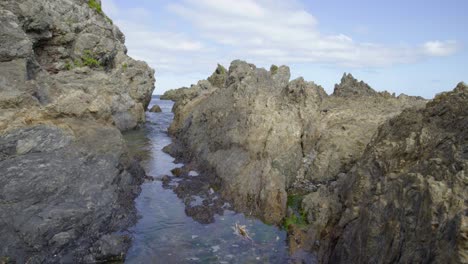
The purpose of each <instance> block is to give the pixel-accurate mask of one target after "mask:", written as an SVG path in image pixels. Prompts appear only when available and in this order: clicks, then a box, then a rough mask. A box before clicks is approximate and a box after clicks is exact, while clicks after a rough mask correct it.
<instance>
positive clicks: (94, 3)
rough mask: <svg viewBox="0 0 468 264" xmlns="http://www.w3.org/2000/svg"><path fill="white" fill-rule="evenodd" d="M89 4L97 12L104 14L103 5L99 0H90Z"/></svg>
mask: <svg viewBox="0 0 468 264" xmlns="http://www.w3.org/2000/svg"><path fill="white" fill-rule="evenodd" d="M88 6H89V8H91V9H93V10H95V11H96V12H98V13H99V14H101V15H102V14H104V12H102V7H101V4H100V3H99V2H97V1H96V0H89V1H88Z"/></svg>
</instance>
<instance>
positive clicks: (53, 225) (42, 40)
mask: <svg viewBox="0 0 468 264" xmlns="http://www.w3.org/2000/svg"><path fill="white" fill-rule="evenodd" d="M95 2H96V3H97V4H100V1H95ZM0 21H1V23H0V223H1V225H0V241H1V242H0V258H2V259H3V258H5V259H10V260H12V261H16V262H17V263H58V262H63V263H85V262H88V263H90V262H96V261H105V260H118V259H122V258H123V256H124V254H125V253H126V250H127V248H128V243H129V238H128V237H126V236H122V235H114V234H113V233H114V232H117V231H123V230H125V228H126V227H128V226H129V225H130V224H131V223H132V222H133V221H134V220H135V217H136V212H135V208H134V202H133V199H134V198H135V197H136V195H137V194H138V193H139V191H140V187H139V186H140V184H141V182H142V181H143V178H144V176H145V175H144V171H143V170H142V169H141V168H140V166H139V165H138V163H137V162H135V161H134V160H133V159H132V158H131V157H128V155H127V154H126V146H125V143H124V141H123V139H122V136H121V133H120V131H119V130H126V129H132V128H135V127H137V126H138V124H140V123H142V122H144V119H145V114H144V113H145V109H146V108H147V106H148V104H149V101H150V99H151V94H152V91H153V88H154V76H153V74H154V71H153V70H152V69H151V68H149V67H148V66H147V65H146V64H145V63H144V62H139V61H135V60H133V59H131V58H130V57H128V56H127V55H126V48H125V45H124V36H123V34H122V33H121V32H120V30H119V29H118V28H117V27H116V26H114V25H112V23H111V21H110V20H109V18H107V17H106V16H105V14H103V13H102V11H101V10H99V9H97V8H94V9H93V8H92V6H91V5H89V4H88V1H85V0H58V1H45V0H34V1H31V0H21V1H13V0H12V1H10V0H8V1H7V0H4V1H1V2H0Z"/></svg>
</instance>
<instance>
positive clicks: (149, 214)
mask: <svg viewBox="0 0 468 264" xmlns="http://www.w3.org/2000/svg"><path fill="white" fill-rule="evenodd" d="M154 104H158V105H159V106H160V107H161V108H162V110H163V112H162V113H147V123H146V125H145V126H144V127H143V128H142V129H140V130H137V131H132V132H129V133H126V134H125V135H124V136H125V138H126V139H127V141H128V144H129V148H130V150H131V151H132V152H134V153H137V154H138V155H139V156H140V157H141V158H142V160H143V162H142V164H143V166H144V167H145V170H146V172H147V174H148V175H150V176H154V177H161V176H163V175H169V176H171V177H172V174H171V170H172V169H174V168H176V167H182V166H183V164H175V163H174V158H172V157H171V156H169V155H168V154H166V153H164V152H163V151H162V148H163V147H164V146H166V145H168V144H170V143H171V138H170V137H169V136H168V135H167V128H168V127H169V125H170V123H171V122H172V118H173V114H172V113H171V108H172V105H173V103H172V102H171V101H162V100H159V97H153V100H152V102H151V104H150V107H151V106H152V105H154ZM190 176H191V177H202V176H203V175H198V172H191V173H190ZM180 180H181V179H175V178H174V179H173V180H172V181H171V185H177V184H178V182H179V181H180ZM208 195H209V196H210V197H212V198H213V200H215V199H218V196H217V193H216V192H215V191H214V189H212V188H209V194H208ZM202 203H203V198H202V197H200V196H197V195H193V196H192V197H190V200H189V202H188V203H187V201H186V200H185V201H183V200H181V199H180V198H178V196H177V195H176V194H175V193H174V191H173V188H168V185H163V183H162V182H161V181H148V182H145V183H144V184H143V186H142V192H141V194H140V196H139V197H138V198H137V199H136V207H137V210H138V213H139V214H140V216H141V218H140V219H139V221H138V222H137V224H136V225H135V226H134V227H132V228H130V232H131V234H132V236H133V242H132V246H131V248H130V250H129V251H128V254H127V258H126V261H125V263H285V262H288V247H287V244H286V232H285V231H283V230H280V229H278V228H277V227H275V226H270V225H266V224H264V223H262V222H261V221H259V220H258V219H255V218H252V217H246V216H245V215H244V214H241V213H236V212H234V211H231V210H227V209H224V210H221V212H218V214H215V216H214V221H212V223H209V224H202V223H200V221H196V220H194V218H191V217H189V216H187V214H186V205H187V204H189V205H190V206H197V205H200V204H202ZM236 223H238V224H239V225H245V226H246V227H247V230H248V231H249V235H250V237H251V240H249V239H246V238H243V237H241V236H239V235H237V234H236V233H235V232H234V229H233V227H234V226H235V224H236Z"/></svg>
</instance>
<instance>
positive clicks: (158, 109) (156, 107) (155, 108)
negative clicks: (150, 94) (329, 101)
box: [149, 105, 162, 113]
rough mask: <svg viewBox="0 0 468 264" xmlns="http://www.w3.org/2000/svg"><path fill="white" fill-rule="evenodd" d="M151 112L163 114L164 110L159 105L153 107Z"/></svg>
mask: <svg viewBox="0 0 468 264" xmlns="http://www.w3.org/2000/svg"><path fill="white" fill-rule="evenodd" d="M149 111H150V112H152V113H160V112H162V109H161V107H160V106H159V105H153V107H151V108H150V110H149Z"/></svg>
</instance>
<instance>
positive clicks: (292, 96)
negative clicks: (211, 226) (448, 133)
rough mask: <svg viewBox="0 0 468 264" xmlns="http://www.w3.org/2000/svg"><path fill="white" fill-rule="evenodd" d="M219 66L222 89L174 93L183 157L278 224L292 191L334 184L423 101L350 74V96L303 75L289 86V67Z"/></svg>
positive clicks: (205, 85)
mask: <svg viewBox="0 0 468 264" xmlns="http://www.w3.org/2000/svg"><path fill="white" fill-rule="evenodd" d="M218 69H219V67H218ZM218 69H217V70H216V72H215V73H214V75H215V76H217V78H216V79H217V80H220V79H223V80H225V81H224V85H223V86H222V87H217V86H215V85H213V84H212V83H211V82H210V81H200V82H199V83H198V84H197V85H194V86H192V87H191V88H183V89H181V90H178V91H171V92H170V96H168V97H170V98H171V99H173V100H175V101H176V104H175V106H174V109H173V110H174V113H175V120H174V123H173V124H172V125H171V127H170V129H169V130H170V132H171V133H172V134H173V135H175V136H176V138H177V139H178V140H179V143H181V144H182V145H184V146H185V147H186V148H187V149H188V150H189V153H188V154H187V153H185V154H184V155H186V156H187V157H188V158H191V159H197V160H198V161H199V163H200V164H202V165H203V166H205V168H206V169H211V170H214V171H215V173H216V174H217V175H218V176H219V177H220V178H221V179H222V180H223V192H224V194H225V195H226V196H227V197H229V198H230V199H231V200H232V201H233V202H234V204H235V205H236V206H237V207H238V208H241V209H244V210H246V211H249V212H253V213H256V214H257V215H260V216H262V217H263V219H265V220H266V221H268V222H272V223H279V222H281V220H282V219H283V217H284V216H285V214H286V202H287V191H288V190H290V189H293V188H295V187H296V186H299V187H301V188H304V186H305V185H307V186H309V187H310V188H308V191H311V190H313V189H316V188H317V186H320V185H321V184H325V183H327V182H330V181H334V180H336V179H337V178H338V175H339V174H340V173H343V172H346V171H348V170H349V169H350V168H351V167H352V165H353V164H354V163H355V162H356V160H357V159H358V158H359V157H360V156H361V155H362V153H363V152H364V149H365V147H366V145H367V144H368V143H369V142H370V140H371V138H372V136H373V134H374V133H375V132H376V131H377V128H378V126H379V125H380V124H382V123H383V122H384V121H385V120H387V119H389V118H391V117H394V116H396V115H398V114H399V113H401V111H402V110H403V109H405V108H407V107H412V106H416V107H418V106H419V107H422V106H423V105H424V103H425V101H424V100H422V99H419V98H413V97H407V96H401V97H398V98H397V97H394V96H391V95H389V94H388V95H387V94H385V95H386V96H383V95H381V94H379V93H377V92H375V91H374V90H372V89H370V88H369V87H368V85H366V84H364V83H363V82H357V81H356V80H355V79H354V78H352V76H351V75H345V77H344V78H343V79H342V83H341V84H340V85H338V86H337V87H338V89H337V90H338V91H342V93H341V94H346V92H345V91H347V90H351V91H354V92H353V94H354V96H353V97H352V99H351V98H349V97H348V96H338V95H332V96H328V95H327V94H326V93H325V91H324V90H323V88H322V87H320V86H318V85H316V84H314V83H313V82H306V81H305V80H304V79H302V78H298V79H296V80H293V81H289V79H290V72H289V68H288V67H286V66H281V67H272V69H271V70H270V71H267V70H265V69H259V68H256V67H255V65H252V64H248V63H246V62H243V61H234V62H232V64H231V66H230V68H229V71H226V72H224V73H223V72H221V71H219V70H218ZM223 74H224V76H220V75H223ZM209 79H210V80H213V78H212V77H210V78H209ZM216 84H217V85H219V84H220V82H216ZM355 84H357V86H356V85H355ZM219 86H220V85H219ZM369 89H370V90H369ZM337 93H340V92H337ZM170 149H177V148H170ZM175 154H177V153H175ZM179 154H180V153H179ZM306 189H307V188H306Z"/></svg>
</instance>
